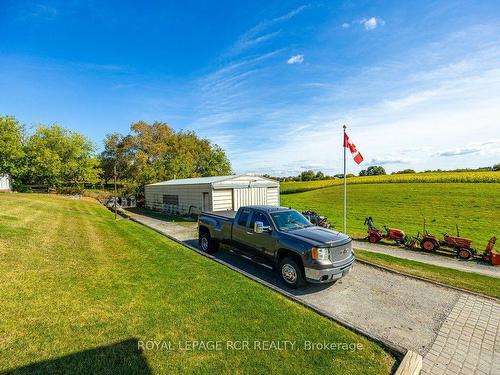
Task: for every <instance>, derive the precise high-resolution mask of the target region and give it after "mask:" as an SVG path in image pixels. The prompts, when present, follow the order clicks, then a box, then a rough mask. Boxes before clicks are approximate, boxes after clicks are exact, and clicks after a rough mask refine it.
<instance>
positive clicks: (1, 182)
mask: <svg viewBox="0 0 500 375" xmlns="http://www.w3.org/2000/svg"><path fill="white" fill-rule="evenodd" d="M11 189H12V188H11V185H10V176H9V175H8V174H0V191H11Z"/></svg>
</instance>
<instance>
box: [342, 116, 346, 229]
mask: <svg viewBox="0 0 500 375" xmlns="http://www.w3.org/2000/svg"><path fill="white" fill-rule="evenodd" d="M343 128H344V138H343V140H342V142H343V143H342V144H343V146H344V233H345V234H347V176H346V156H345V153H346V149H347V147H346V144H345V143H344V142H345V129H346V128H347V126H345V125H344V126H343Z"/></svg>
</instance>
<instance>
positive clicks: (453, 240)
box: [420, 220, 477, 260]
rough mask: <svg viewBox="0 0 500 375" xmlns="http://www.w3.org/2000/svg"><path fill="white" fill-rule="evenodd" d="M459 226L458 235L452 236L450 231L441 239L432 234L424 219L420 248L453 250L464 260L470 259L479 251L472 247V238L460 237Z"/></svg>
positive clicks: (426, 249)
mask: <svg viewBox="0 0 500 375" xmlns="http://www.w3.org/2000/svg"><path fill="white" fill-rule="evenodd" d="M456 228H457V235H456V236H452V235H449V234H448V233H445V234H444V235H443V240H439V239H438V238H437V237H436V236H434V235H432V234H430V233H429V232H428V231H427V230H426V228H425V220H424V235H423V236H422V239H421V240H420V248H421V249H422V250H425V251H436V250H444V251H452V252H454V253H456V255H457V256H458V257H459V258H460V259H463V260H467V259H470V258H472V257H474V256H476V255H477V251H476V250H475V249H474V248H473V247H472V240H469V239H468V238H463V237H460V232H459V231H458V225H457V226H456Z"/></svg>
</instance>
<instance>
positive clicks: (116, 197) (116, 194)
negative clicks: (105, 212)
mask: <svg viewBox="0 0 500 375" xmlns="http://www.w3.org/2000/svg"><path fill="white" fill-rule="evenodd" d="M113 171H114V177H115V198H114V206H115V220H116V203H117V202H116V201H117V199H118V191H117V189H116V175H117V173H116V164H115V166H114V168H113Z"/></svg>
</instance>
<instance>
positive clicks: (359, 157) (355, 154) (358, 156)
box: [344, 132, 363, 164]
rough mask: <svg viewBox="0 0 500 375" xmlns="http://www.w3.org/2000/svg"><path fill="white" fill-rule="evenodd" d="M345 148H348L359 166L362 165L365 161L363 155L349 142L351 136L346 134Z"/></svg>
mask: <svg viewBox="0 0 500 375" xmlns="http://www.w3.org/2000/svg"><path fill="white" fill-rule="evenodd" d="M344 147H347V148H348V149H349V151H351V154H352V157H353V159H354V161H355V162H356V163H357V164H361V162H362V161H363V155H361V152H359V151H358V150H356V146H355V145H354V143H351V142H349V136H348V135H347V133H345V132H344Z"/></svg>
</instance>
